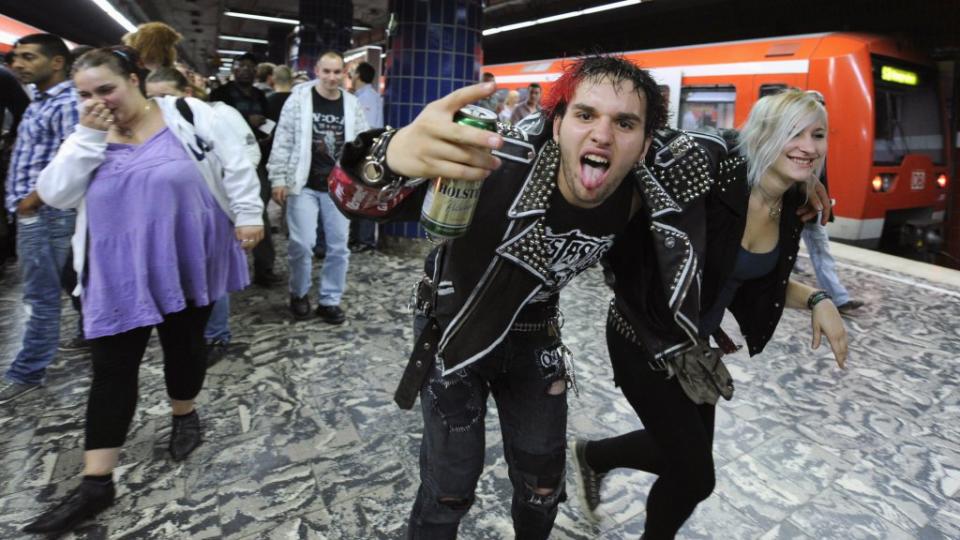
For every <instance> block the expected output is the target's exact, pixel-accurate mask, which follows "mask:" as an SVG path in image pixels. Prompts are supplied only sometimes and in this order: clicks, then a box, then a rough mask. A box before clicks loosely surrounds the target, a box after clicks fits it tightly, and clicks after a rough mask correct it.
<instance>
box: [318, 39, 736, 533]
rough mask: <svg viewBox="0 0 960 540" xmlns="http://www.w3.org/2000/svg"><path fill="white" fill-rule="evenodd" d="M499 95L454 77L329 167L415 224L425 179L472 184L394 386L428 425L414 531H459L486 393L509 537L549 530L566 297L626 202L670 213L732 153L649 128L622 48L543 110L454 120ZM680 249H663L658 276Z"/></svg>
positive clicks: (382, 209) (654, 111)
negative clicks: (431, 98) (505, 475)
mask: <svg viewBox="0 0 960 540" xmlns="http://www.w3.org/2000/svg"><path fill="white" fill-rule="evenodd" d="M494 90H495V88H494V85H493V84H492V83H487V84H480V85H476V86H471V87H467V88H463V89H460V90H458V91H456V92H453V93H451V94H450V95H448V96H446V97H444V98H442V99H440V100H438V101H435V102H432V103H430V104H429V105H427V106H426V108H425V109H424V110H423V111H422V112H421V113H420V115H419V116H418V117H417V118H416V119H415V120H414V121H413V122H412V123H411V124H410V125H408V126H406V127H404V128H402V129H400V130H379V131H371V132H366V133H363V134H361V135H360V136H359V137H358V138H357V140H355V141H354V142H353V143H352V144H348V145H346V146H345V148H344V152H343V155H342V157H341V161H340V166H339V167H338V168H337V169H335V170H334V172H333V173H332V174H331V176H330V179H329V183H330V193H331V195H332V196H333V197H334V200H335V201H337V203H338V206H339V207H340V208H341V210H343V211H344V212H347V213H350V214H353V215H360V216H365V217H373V218H379V219H399V220H403V219H416V217H415V216H417V215H418V212H419V210H420V207H421V203H422V201H423V198H424V194H425V192H426V187H425V183H424V181H423V179H424V178H430V177H437V176H441V177H446V178H458V179H465V180H475V181H477V182H480V181H482V184H481V187H480V196H479V202H478V203H477V209H476V215H475V219H474V222H473V224H472V226H471V227H470V228H469V230H468V231H467V232H466V234H464V235H463V236H461V237H459V238H456V239H453V240H447V241H446V242H444V243H443V244H441V245H439V246H437V247H436V248H435V249H434V250H433V251H432V252H431V253H430V255H429V256H428V258H427V261H426V264H425V272H426V274H425V277H424V278H423V279H422V281H421V282H420V284H419V286H418V295H417V308H418V312H417V316H416V320H415V329H416V334H417V336H418V338H417V343H416V345H415V346H414V352H413V354H412V355H411V358H410V363H409V365H408V366H407V369H406V371H405V372H404V375H403V378H402V380H401V382H400V386H399V388H398V389H397V393H396V401H397V403H398V404H399V405H400V406H401V407H405V408H409V407H412V406H413V403H414V401H415V400H416V397H417V396H418V395H419V396H420V400H421V406H422V413H423V422H424V430H423V440H422V444H421V448H420V466H421V469H420V478H421V484H420V488H419V491H418V494H417V499H416V502H415V503H414V506H413V510H412V512H411V515H410V519H409V523H408V530H407V538H429V539H445V538H455V537H456V535H457V529H458V527H459V525H460V521H461V519H462V518H463V517H464V516H465V515H466V513H467V511H468V510H469V508H470V506H471V505H472V504H473V502H474V490H475V488H476V485H477V480H478V478H479V477H480V473H481V471H482V469H483V462H484V448H485V444H484V416H485V414H486V404H487V398H488V396H489V395H490V394H492V395H493V397H494V399H495V400H496V403H497V410H498V413H499V416H500V427H501V430H502V433H503V446H504V456H505V459H506V462H507V466H508V469H509V476H510V480H511V482H512V483H513V488H514V493H513V504H512V511H511V513H512V517H513V524H514V530H515V533H516V536H517V538H524V539H538V538H547V537H548V536H549V534H550V530H551V529H552V527H553V522H554V519H555V518H556V515H557V506H558V504H559V503H560V502H561V501H563V500H565V499H566V493H565V491H564V486H565V482H564V474H565V459H566V458H565V452H566V425H567V399H566V392H567V389H568V388H574V389H575V388H576V386H575V379H574V373H573V365H572V362H571V360H570V353H569V351H568V350H567V349H566V348H565V347H564V345H563V343H562V342H561V340H560V327H561V326H562V316H561V314H560V308H559V291H560V289H561V288H562V287H563V286H564V285H566V284H567V283H569V282H570V280H571V279H573V277H575V276H576V275H577V274H579V273H580V272H582V271H584V270H585V269H587V268H589V267H590V266H592V265H594V264H595V263H597V262H598V261H599V260H600V258H601V257H602V256H603V255H604V253H606V252H607V250H608V249H609V248H610V247H611V246H612V244H613V240H614V237H615V236H616V235H617V234H618V233H620V232H621V231H623V230H624V229H625V227H626V225H627V222H628V221H629V220H630V218H631V216H632V215H633V214H635V213H637V212H650V213H654V214H655V213H659V212H667V213H669V212H679V211H680V209H679V208H677V209H673V208H671V207H669V203H668V201H671V200H673V199H674V198H676V197H672V196H671V194H675V193H681V192H688V193H690V196H691V197H696V196H698V195H700V194H702V192H703V191H706V189H708V188H709V183H710V175H709V171H710V170H711V168H713V167H715V166H716V164H717V163H718V161H719V158H720V156H721V155H722V154H723V153H724V150H725V147H724V145H723V141H722V139H720V138H716V137H707V138H705V139H702V140H697V139H695V138H694V137H692V136H690V135H688V134H684V133H680V132H676V131H664V132H658V133H656V134H655V131H656V130H658V129H660V128H661V127H662V126H663V125H664V123H665V120H666V109H665V104H664V100H663V97H662V96H661V94H660V90H659V88H658V86H657V83H656V82H655V81H654V80H653V78H651V76H650V75H649V73H647V72H646V71H644V70H642V69H640V68H639V67H637V66H636V65H634V64H632V63H631V62H629V61H627V60H625V59H623V58H621V57H612V56H591V57H587V58H583V59H580V60H578V61H576V62H574V63H572V64H571V65H570V66H568V68H567V69H566V71H565V73H564V75H563V76H562V77H561V78H560V79H559V80H558V81H557V82H556V83H555V84H554V87H553V91H552V93H551V95H550V97H549V98H548V99H547V102H546V107H545V109H544V111H543V112H541V113H538V114H534V115H531V116H528V117H527V118H525V119H524V120H523V121H522V122H520V123H518V125H516V126H515V127H513V128H509V127H506V126H505V125H503V124H500V125H499V126H498V131H497V133H492V132H490V131H484V130H481V129H477V128H473V127H470V126H464V125H460V124H457V123H455V122H453V117H454V114H455V113H456V112H457V111H459V110H460V109H461V108H462V107H464V106H466V105H468V104H470V103H474V102H476V101H478V100H480V99H483V98H485V97H487V96H489V95H490V94H491V93H493V91H494ZM651 144H653V147H651ZM651 148H652V149H651ZM648 150H650V152H651V153H652V152H654V150H656V151H657V153H658V156H659V157H660V158H662V159H663V160H665V161H663V162H662V163H661V164H659V165H657V164H653V165H651V167H652V168H653V170H654V172H655V173H656V172H657V171H660V170H666V168H667V167H669V168H674V167H676V168H679V170H681V171H684V175H685V176H684V177H683V178H681V177H679V176H678V177H677V178H676V179H675V180H671V182H672V183H671V184H669V185H667V184H660V183H659V182H658V181H657V179H656V178H655V177H654V175H653V174H652V173H651V172H650V170H648V167H647V166H646V165H644V157H645V156H647V154H648ZM667 154H669V156H668V155H667ZM688 171H695V172H694V173H690V172H688ZM664 177H665V178H673V177H669V176H664ZM678 200H679V199H678ZM701 224H702V222H701ZM653 234H654V236H655V241H662V240H663V239H662V238H660V239H659V240H658V239H657V238H658V237H656V235H657V234H665V233H653ZM642 248H643V246H638V249H642ZM650 256H651V257H656V255H655V254H654V253H653V252H652V251H651V253H650ZM683 260H684V259H683V258H682V257H674V258H670V257H667V258H664V259H663V260H661V262H660V264H661V265H662V266H665V268H664V269H663V271H664V272H665V275H673V273H672V272H671V271H672V270H675V269H674V268H673V267H674V265H682V264H684V262H683Z"/></svg>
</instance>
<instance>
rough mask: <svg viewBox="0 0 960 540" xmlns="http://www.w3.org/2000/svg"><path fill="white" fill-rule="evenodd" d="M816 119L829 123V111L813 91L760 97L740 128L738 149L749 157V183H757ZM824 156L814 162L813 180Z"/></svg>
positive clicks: (817, 173) (753, 184) (788, 92)
mask: <svg viewBox="0 0 960 540" xmlns="http://www.w3.org/2000/svg"><path fill="white" fill-rule="evenodd" d="M815 122H823V125H824V127H826V126H827V110H826V109H825V108H824V107H823V105H822V104H821V103H820V101H819V100H818V99H817V96H815V95H814V94H812V93H809V92H804V91H802V90H794V89H790V90H784V91H783V92H780V93H778V94H773V95H770V96H766V97H763V98H760V100H759V101H757V103H756V104H754V106H753V108H752V109H750V116H749V117H747V122H746V123H745V124H743V127H742V128H740V138H739V144H738V145H737V148H738V149H739V150H740V151H741V152H742V153H743V155H744V156H745V157H746V158H747V183H748V184H749V185H750V187H753V186H755V185H756V184H757V183H758V182H760V179H761V178H762V177H763V175H764V174H766V173H767V171H768V170H769V169H770V167H772V166H773V163H774V162H775V161H777V158H779V157H780V152H781V151H782V150H783V147H784V146H786V145H787V143H788V142H789V141H790V139H792V138H793V137H794V136H796V135H797V134H798V133H800V132H801V131H803V130H805V129H807V127H809V126H810V125H811V124H813V123H815ZM824 157H825V156H821V158H820V159H819V160H818V161H817V163H815V164H814V170H813V175H812V176H811V179H810V182H812V181H813V180H814V179H816V178H819V177H820V172H821V171H822V170H823V163H824Z"/></svg>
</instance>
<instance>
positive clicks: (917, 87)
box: [873, 57, 945, 165]
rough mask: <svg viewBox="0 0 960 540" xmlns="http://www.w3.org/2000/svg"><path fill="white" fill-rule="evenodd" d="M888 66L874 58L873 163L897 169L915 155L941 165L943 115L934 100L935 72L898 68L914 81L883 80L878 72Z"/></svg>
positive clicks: (935, 97)
mask: <svg viewBox="0 0 960 540" xmlns="http://www.w3.org/2000/svg"><path fill="white" fill-rule="evenodd" d="M890 63H891V62H890V61H889V59H884V58H880V57H874V73H875V74H874V88H875V89H876V100H875V102H874V106H875V107H874V108H875V110H874V133H875V137H876V140H875V141H874V145H873V161H874V163H876V164H877V165H899V164H900V163H901V162H902V161H903V158H904V157H905V156H906V155H907V154H915V155H917V154H918V155H926V156H929V157H930V159H931V160H932V161H933V162H934V163H935V164H937V165H943V164H944V163H945V153H944V137H943V121H942V118H943V116H942V115H943V111H942V110H941V108H940V105H939V103H940V102H939V99H938V98H937V88H936V80H937V77H936V72H934V71H933V70H927V69H926V68H923V67H922V66H909V65H904V64H898V67H900V68H902V69H903V70H904V71H905V72H907V71H908V72H909V73H913V74H916V75H915V78H914V79H912V80H911V81H906V82H900V81H891V80H890V79H889V78H888V79H887V80H883V78H882V75H881V68H882V66H884V65H890Z"/></svg>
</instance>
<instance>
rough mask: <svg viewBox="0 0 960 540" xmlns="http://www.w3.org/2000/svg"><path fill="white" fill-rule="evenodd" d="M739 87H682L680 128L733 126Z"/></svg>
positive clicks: (727, 127)
mask: <svg viewBox="0 0 960 540" xmlns="http://www.w3.org/2000/svg"><path fill="white" fill-rule="evenodd" d="M736 101H737V89H736V88H734V87H733V86H689V87H684V88H682V89H680V128H681V129H696V128H700V127H712V128H722V129H732V128H733V109H734V103H735V102H736Z"/></svg>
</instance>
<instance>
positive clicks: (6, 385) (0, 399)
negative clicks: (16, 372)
mask: <svg viewBox="0 0 960 540" xmlns="http://www.w3.org/2000/svg"><path fill="white" fill-rule="evenodd" d="M38 388H40V385H39V384H21V383H16V382H6V381H3V382H0V405H3V404H4V403H8V402H10V401H14V400H16V399H19V398H21V397H23V396H25V395H27V394H28V393H30V392H33V391H34V390H36V389H38Z"/></svg>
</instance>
